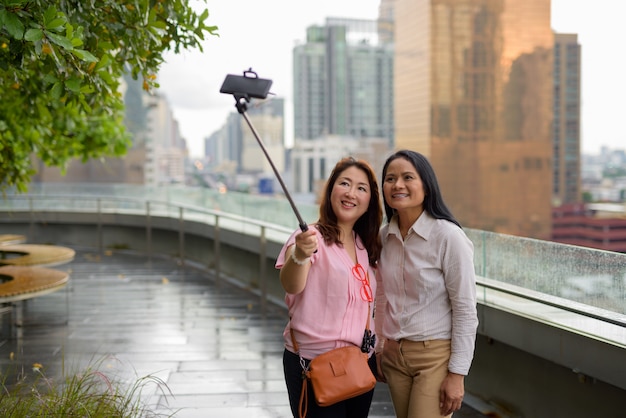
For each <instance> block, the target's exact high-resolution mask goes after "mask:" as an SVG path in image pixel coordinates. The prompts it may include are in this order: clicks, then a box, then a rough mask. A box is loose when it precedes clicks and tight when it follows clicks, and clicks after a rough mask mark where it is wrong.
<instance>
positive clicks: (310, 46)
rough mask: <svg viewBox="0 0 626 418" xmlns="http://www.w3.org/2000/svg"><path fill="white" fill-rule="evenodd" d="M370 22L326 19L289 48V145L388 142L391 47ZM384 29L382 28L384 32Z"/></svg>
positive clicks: (391, 131)
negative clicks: (326, 139) (347, 139)
mask: <svg viewBox="0 0 626 418" xmlns="http://www.w3.org/2000/svg"><path fill="white" fill-rule="evenodd" d="M378 31H379V29H378V25H377V22H376V21H374V20H355V19H340V18H328V19H326V24H325V26H311V27H309V28H308V29H307V40H306V43H305V44H302V45H297V46H296V47H294V49H293V66H294V67H293V72H294V74H293V79H294V131H295V132H294V135H295V138H294V139H295V141H296V142H297V141H299V140H305V139H308V140H310V139H317V138H320V137H321V136H323V135H339V136H352V137H355V138H362V137H364V138H386V139H387V140H388V141H389V144H390V145H391V143H392V140H393V99H392V98H393V87H392V71H393V46H392V44H391V43H390V38H391V36H387V37H386V40H385V41H383V39H382V37H379V35H378ZM388 31H389V28H387V33H388Z"/></svg>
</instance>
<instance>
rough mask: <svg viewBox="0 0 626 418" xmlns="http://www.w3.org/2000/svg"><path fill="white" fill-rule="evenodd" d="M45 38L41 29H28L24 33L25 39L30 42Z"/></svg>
mask: <svg viewBox="0 0 626 418" xmlns="http://www.w3.org/2000/svg"><path fill="white" fill-rule="evenodd" d="M42 38H43V31H42V30H41V29H28V30H27V31H26V33H25V34H24V39H25V40H27V41H29V42H34V41H39V40H41V39H42Z"/></svg>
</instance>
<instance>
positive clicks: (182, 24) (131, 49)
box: [0, 0, 217, 192]
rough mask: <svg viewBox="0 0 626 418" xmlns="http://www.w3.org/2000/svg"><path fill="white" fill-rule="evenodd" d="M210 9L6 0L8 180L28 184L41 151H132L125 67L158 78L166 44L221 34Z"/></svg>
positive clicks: (3, 114) (2, 116)
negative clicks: (123, 89)
mask: <svg viewBox="0 0 626 418" xmlns="http://www.w3.org/2000/svg"><path fill="white" fill-rule="evenodd" d="M203 2H204V3H206V0H203ZM208 16H209V12H208V10H204V11H203V12H202V13H197V12H196V11H194V9H193V8H192V7H191V6H190V5H189V1H188V0H0V97H2V100H0V190H5V189H7V188H8V187H15V188H17V189H18V190H19V191H22V192H24V191H26V190H27V186H28V184H29V182H30V178H31V177H32V175H33V174H34V170H33V169H32V166H31V156H33V155H36V156H37V157H39V158H40V159H41V160H42V161H43V162H44V163H45V164H46V165H48V166H58V167H61V168H62V169H63V168H64V167H65V166H66V164H67V163H68V162H69V161H70V160H71V159H73V158H80V159H81V160H82V161H83V162H84V161H87V160H88V159H91V158H98V157H103V156H121V155H124V154H125V153H126V151H127V150H128V148H129V146H130V139H129V134H128V132H127V131H126V129H125V127H124V102H123V96H122V94H121V92H120V88H119V87H120V83H121V80H122V76H123V75H124V74H125V73H128V74H130V75H131V76H132V77H133V78H134V79H138V78H139V77H141V79H142V80H143V88H144V90H146V91H151V90H152V89H156V88H158V87H159V86H158V84H157V81H156V74H157V73H158V70H159V68H160V66H161V64H163V62H164V54H165V52H167V51H173V52H174V53H179V52H181V51H182V50H183V49H198V50H200V51H202V44H201V41H203V40H204V39H205V36H206V35H216V36H217V27H216V26H209V25H207V24H206V20H207V18H208Z"/></svg>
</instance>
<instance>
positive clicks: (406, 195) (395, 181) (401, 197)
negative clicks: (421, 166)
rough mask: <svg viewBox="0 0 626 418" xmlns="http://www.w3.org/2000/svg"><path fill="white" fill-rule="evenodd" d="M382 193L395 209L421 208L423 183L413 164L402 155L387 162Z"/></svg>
mask: <svg viewBox="0 0 626 418" xmlns="http://www.w3.org/2000/svg"><path fill="white" fill-rule="evenodd" d="M383 195H384V197H385V201H386V202H387V204H388V205H389V206H390V207H392V208H393V209H395V210H396V211H402V210H407V209H412V210H414V209H419V210H420V212H421V211H422V210H423V205H424V197H425V193H424V185H423V183H422V179H421V177H420V176H419V174H417V170H416V169H415V167H414V166H413V164H411V163H410V162H409V161H408V160H406V159H404V158H402V157H400V158H396V159H395V160H393V161H391V162H390V163H389V166H388V167H387V172H386V173H385V178H384V179H383Z"/></svg>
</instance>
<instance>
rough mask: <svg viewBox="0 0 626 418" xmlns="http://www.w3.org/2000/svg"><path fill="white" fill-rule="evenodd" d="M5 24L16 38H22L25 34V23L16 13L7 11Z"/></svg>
mask: <svg viewBox="0 0 626 418" xmlns="http://www.w3.org/2000/svg"><path fill="white" fill-rule="evenodd" d="M4 26H5V27H6V29H7V32H9V34H10V35H11V36H12V37H14V38H15V39H22V37H23V36H24V24H23V23H22V22H21V21H20V19H18V17H17V16H16V15H15V14H14V13H8V12H7V13H6V14H5V15H4Z"/></svg>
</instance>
